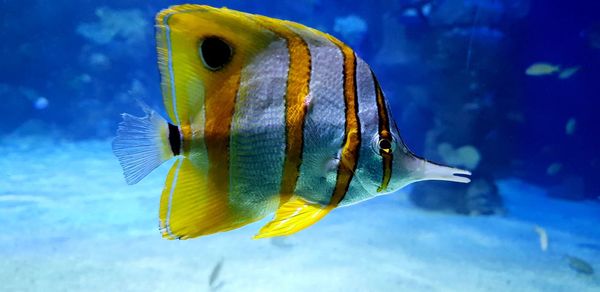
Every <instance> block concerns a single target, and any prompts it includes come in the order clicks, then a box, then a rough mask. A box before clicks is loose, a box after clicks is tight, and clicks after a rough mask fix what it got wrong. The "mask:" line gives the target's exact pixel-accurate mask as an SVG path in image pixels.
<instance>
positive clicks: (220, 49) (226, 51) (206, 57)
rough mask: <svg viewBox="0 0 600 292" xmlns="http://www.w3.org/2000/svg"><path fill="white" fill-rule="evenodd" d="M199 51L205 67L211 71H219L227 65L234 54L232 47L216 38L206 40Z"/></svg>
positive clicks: (211, 37)
mask: <svg viewBox="0 0 600 292" xmlns="http://www.w3.org/2000/svg"><path fill="white" fill-rule="evenodd" d="M199 51H200V52H199V53H200V58H201V59H202V63H203V64H204V67H206V68H207V69H209V70H211V71H217V70H219V69H221V68H223V67H224V66H225V65H227V63H229V61H231V55H232V53H233V50H232V48H231V46H229V44H227V43H226V42H225V41H224V40H222V39H221V38H219V37H216V36H210V37H206V38H204V39H203V40H202V42H201V43H200V50H199Z"/></svg>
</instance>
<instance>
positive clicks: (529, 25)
mask: <svg viewBox="0 0 600 292" xmlns="http://www.w3.org/2000/svg"><path fill="white" fill-rule="evenodd" d="M196 3H197V4H207V5H211V6H215V7H221V6H227V7H229V8H232V9H236V10H241V11H244V12H250V13H257V14H262V15H267V16H270V17H275V18H281V19H287V20H292V21H296V22H299V23H302V24H305V25H308V26H311V27H314V28H317V29H319V30H321V31H324V32H328V33H330V34H332V35H334V36H336V37H338V38H339V39H341V40H342V41H344V42H346V43H347V44H349V45H350V46H351V47H353V48H354V49H355V50H356V52H357V54H358V55H359V56H360V57H362V58H363V59H364V60H365V61H366V62H367V63H369V64H370V65H371V67H372V68H373V70H374V72H375V73H376V74H377V76H378V78H379V81H380V84H381V87H382V88H383V90H384V91H385V93H386V96H387V98H388V99H389V101H390V103H391V112H392V113H393V114H394V117H395V119H396V121H397V123H398V127H399V128H400V130H401V133H402V136H403V139H404V141H405V142H406V143H407V144H408V146H409V147H410V148H411V149H412V150H413V151H414V152H415V153H417V154H419V155H421V156H425V157H427V158H428V159H431V160H433V161H438V162H442V163H446V164H450V165H453V166H457V167H463V168H467V169H469V170H471V171H472V172H473V181H472V183H470V184H467V185H462V184H452V183H443V182H438V183H434V182H427V183H418V184H415V185H412V186H409V187H407V188H405V189H403V190H401V191H399V192H397V193H396V194H392V195H390V196H385V197H379V198H376V199H373V200H370V201H368V202H365V203H361V204H358V205H355V206H352V207H349V208H340V209H339V210H336V211H334V212H332V214H330V215H329V216H327V217H326V218H325V219H323V220H322V221H320V222H319V223H317V224H316V225H315V226H313V227H311V228H309V229H307V230H305V231H302V232H300V233H298V234H295V235H293V236H290V237H285V238H276V239H265V240H252V239H251V238H252V235H254V233H255V232H256V231H257V230H258V229H259V227H260V226H262V225H264V223H265V220H263V221H262V222H258V223H255V224H251V225H249V226H247V227H244V228H242V229H239V230H236V231H232V232H228V233H221V234H216V235H212V236H208V237H202V238H199V239H194V240H188V241H168V240H163V239H162V238H161V236H160V232H159V231H158V228H157V213H158V202H159V198H160V192H161V191H162V188H163V183H164V177H165V175H166V172H167V171H168V167H169V166H168V165H163V166H161V167H160V168H159V169H158V170H157V171H155V172H154V173H152V174H151V175H150V176H149V177H148V178H147V179H145V180H144V181H142V182H140V183H139V184H137V185H135V186H128V185H127V184H126V183H125V180H124V179H123V176H122V171H121V169H120V167H119V164H118V161H117V160H116V158H115V157H114V156H113V154H112V152H111V147H110V143H111V139H112V138H113V137H114V135H115V132H116V128H117V124H118V122H119V121H120V120H121V118H120V116H119V115H120V113H123V112H130V113H137V114H138V115H140V114H142V111H141V109H140V108H139V105H138V103H137V101H136V100H138V99H140V100H143V101H144V102H145V103H148V104H149V105H150V106H151V107H153V108H155V109H157V110H162V108H163V106H162V97H161V91H160V80H159V72H158V68H157V57H156V49H155V40H154V33H155V31H154V15H155V14H156V13H157V12H158V11H160V10H161V9H164V8H167V7H168V6H170V5H174V4H181V2H173V1H140V0H128V1H115V0H111V1H108V0H106V1H89V0H84V1H65V0H56V1H42V0H23V1H16V0H4V1H0V27H1V29H0V39H1V40H2V42H1V43H0V52H1V56H2V58H1V60H0V69H1V70H0V102H1V103H0V153H1V154H0V231H1V232H0V291H107V290H113V289H114V290H119V291H179V290H181V291H306V290H308V289H312V290H314V291H600V276H599V275H598V270H600V228H599V225H600V155H599V152H600V151H598V150H599V149H600V130H599V128H600V126H599V125H600V114H599V110H600V2H598V1H592V0H589V1H583V0H579V1H542V0H529V1H528V0H512V1H510V0H429V1H428V0H404V1H403V0H396V1H391V0H387V1H386V0H375V1H348V0H335V1H333V0H332V1H326V0H308V1H270V2H267V1H203V2H196ZM536 64H537V65H538V67H535V66H536ZM540 64H543V65H552V66H559V67H558V68H560V69H558V71H557V72H540V71H539V70H538V71H536V70H535V69H536V68H539V67H540ZM528 69H531V70H532V71H530V70H528ZM532 72H533V73H532ZM163 111H164V110H163ZM266 220H268V219H266Z"/></svg>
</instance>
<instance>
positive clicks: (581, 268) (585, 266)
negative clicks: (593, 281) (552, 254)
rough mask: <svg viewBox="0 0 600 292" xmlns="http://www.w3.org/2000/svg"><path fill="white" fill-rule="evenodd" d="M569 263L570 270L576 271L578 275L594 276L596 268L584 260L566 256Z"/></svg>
mask: <svg viewBox="0 0 600 292" xmlns="http://www.w3.org/2000/svg"><path fill="white" fill-rule="evenodd" d="M565 257H566V258H567V261H568V262H569V268H571V269H572V270H574V271H576V272H577V273H580V274H584V275H593V274H594V268H593V267H592V265H590V264H589V263H588V262H587V261H585V260H584V259H581V258H578V257H576V256H571V255H565Z"/></svg>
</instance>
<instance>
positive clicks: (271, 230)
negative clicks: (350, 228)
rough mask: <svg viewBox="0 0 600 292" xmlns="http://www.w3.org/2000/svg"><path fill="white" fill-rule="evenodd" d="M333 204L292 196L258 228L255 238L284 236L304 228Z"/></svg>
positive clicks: (323, 214)
mask: <svg viewBox="0 0 600 292" xmlns="http://www.w3.org/2000/svg"><path fill="white" fill-rule="evenodd" d="M333 208H334V207H333V206H330V205H328V206H322V205H319V204H314V203H310V202H308V201H306V200H304V199H302V198H300V197H298V196H294V197H292V198H291V199H290V200H289V201H287V202H286V203H285V204H283V205H281V207H279V209H277V211H276V212H275V218H273V220H272V221H271V222H269V223H268V224H267V225H265V226H263V228H261V229H260V231H259V232H258V234H256V236H254V238H255V239H258V238H267V237H274V236H286V235H291V234H294V233H296V232H298V231H300V230H302V229H305V228H307V227H309V226H311V225H313V224H315V223H317V221H319V220H321V219H322V218H323V217H325V215H327V213H329V212H330V211H331V210H333Z"/></svg>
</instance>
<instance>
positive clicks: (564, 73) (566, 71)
mask: <svg viewBox="0 0 600 292" xmlns="http://www.w3.org/2000/svg"><path fill="white" fill-rule="evenodd" d="M579 68H580V67H579V66H573V67H569V68H566V69H564V70H562V71H561V72H560V74H558V78H559V79H569V78H571V76H573V75H574V74H575V73H577V71H579Z"/></svg>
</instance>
